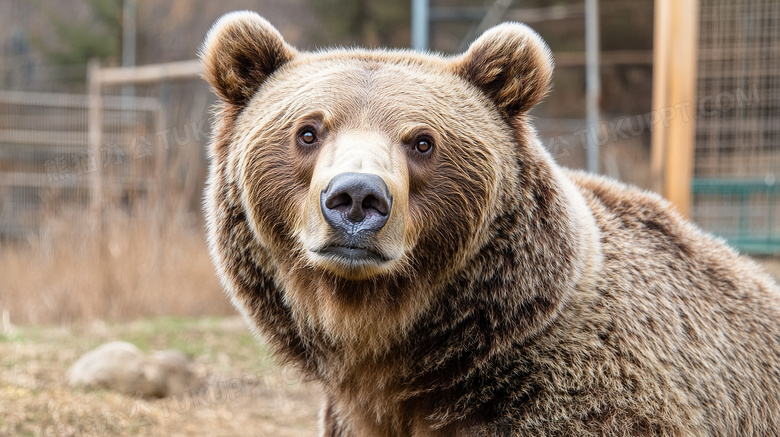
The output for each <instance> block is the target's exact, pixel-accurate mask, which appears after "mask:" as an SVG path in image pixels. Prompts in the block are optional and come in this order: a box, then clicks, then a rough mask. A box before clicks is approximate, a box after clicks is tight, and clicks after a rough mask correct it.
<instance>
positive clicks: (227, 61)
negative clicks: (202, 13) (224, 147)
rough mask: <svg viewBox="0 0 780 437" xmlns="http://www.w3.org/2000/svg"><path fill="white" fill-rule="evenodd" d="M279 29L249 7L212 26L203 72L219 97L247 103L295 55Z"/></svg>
mask: <svg viewBox="0 0 780 437" xmlns="http://www.w3.org/2000/svg"><path fill="white" fill-rule="evenodd" d="M295 54H296V51H295V49H294V48H292V47H290V46H289V45H288V44H287V43H286V42H284V39H283V38H282V35H281V34H280V33H279V31H277V30H276V28H274V27H273V26H272V25H271V24H270V23H269V22H268V21H266V20H265V18H263V17H261V16H259V15H257V14H256V13H254V12H250V11H238V12H231V13H229V14H226V15H224V16H222V18H220V19H219V20H217V22H216V23H214V26H212V28H211V30H210V31H209V33H208V35H207V36H206V41H205V42H204V43H203V48H202V50H201V53H200V57H201V60H202V62H203V70H204V76H205V78H206V80H207V81H208V82H209V83H210V84H211V86H212V87H214V91H215V92H216V93H217V95H218V96H219V98H220V99H222V100H223V101H224V102H226V103H230V104H233V105H244V104H246V102H248V101H249V99H250V98H251V97H252V96H253V95H254V93H255V91H257V88H258V87H259V86H260V84H262V83H263V82H264V81H265V80H266V79H267V78H268V76H270V75H271V73H273V72H274V71H276V70H277V69H278V68H279V67H281V66H282V65H284V64H285V63H287V62H289V61H290V60H291V59H293V58H294V57H295Z"/></svg>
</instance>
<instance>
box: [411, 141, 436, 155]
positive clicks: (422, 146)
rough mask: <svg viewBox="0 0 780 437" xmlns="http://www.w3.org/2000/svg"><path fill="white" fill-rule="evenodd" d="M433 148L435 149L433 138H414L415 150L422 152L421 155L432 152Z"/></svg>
mask: <svg viewBox="0 0 780 437" xmlns="http://www.w3.org/2000/svg"><path fill="white" fill-rule="evenodd" d="M431 150H433V140H431V139H430V138H428V137H420V138H417V139H416V140H414V151H415V152H417V153H419V154H421V155H427V154H429V153H431Z"/></svg>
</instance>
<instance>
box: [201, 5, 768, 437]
mask: <svg viewBox="0 0 780 437" xmlns="http://www.w3.org/2000/svg"><path fill="white" fill-rule="evenodd" d="M202 57H203V62H204V67H205V76H206V78H207V79H208V80H209V82H210V83H211V85H212V86H213V87H214V89H215V92H216V93H217V94H218V95H219V96H220V98H221V99H222V100H223V104H222V106H221V108H220V112H219V114H220V117H219V122H218V125H217V126H216V134H215V138H214V141H213V146H212V151H211V153H212V159H213V162H212V167H211V172H210V175H209V181H208V188H207V193H206V216H207V225H208V233H209V244H210V247H211V251H212V256H213V259H214V262H215V264H216V266H217V269H218V271H219V273H220V275H221V277H222V279H223V283H224V285H225V288H226V289H227V292H228V294H229V296H230V297H231V299H232V300H233V302H234V304H235V305H236V307H237V308H238V309H239V310H240V311H241V313H242V314H243V315H244V317H245V318H246V319H247V321H248V322H249V323H250V325H251V326H252V328H253V329H254V330H255V331H256V332H257V333H258V334H260V335H262V336H263V337H264V338H265V339H266V340H267V341H269V342H270V343H271V344H272V345H273V346H274V347H275V349H276V351H277V352H278V354H279V355H280V356H281V357H282V358H283V359H284V360H286V361H287V362H288V363H289V364H290V365H294V366H297V367H299V368H300V369H302V371H303V372H304V374H305V375H306V376H307V377H308V378H310V379H312V380H315V381H317V382H319V383H321V384H322V385H323V387H324V391H325V394H326V399H325V402H324V407H323V410H322V417H321V419H322V430H321V432H322V435H327V436H406V435H413V436H454V435H462V436H492V435H506V436H509V435H513V436H514V435H518V436H519V435H522V436H651V435H652V436H752V435H755V436H758V435H761V436H770V435H778V434H780V397H779V396H780V390H779V389H780V328H778V325H777V322H778V320H780V318H779V317H778V315H779V314H778V311H780V300H779V297H780V295H779V294H778V293H780V291H778V288H777V286H776V284H775V283H774V282H773V281H772V280H771V279H770V278H769V277H768V276H767V275H766V274H765V273H764V272H762V271H761V269H760V268H759V267H757V266H756V265H755V264H754V263H753V262H751V261H750V260H748V259H746V258H744V257H741V256H740V255H738V254H737V253H736V252H735V251H733V250H732V249H730V248H728V247H727V246H726V245H724V244H723V243H722V242H720V241H718V240H716V239H714V238H712V237H711V236H709V235H707V234H705V233H703V232H702V231H700V230H699V229H698V228H696V227H695V226H694V225H692V224H691V223H689V222H687V221H685V220H684V219H682V218H681V217H679V216H678V215H677V214H676V213H675V212H674V210H673V208H672V207H671V206H670V205H669V204H668V203H666V202H665V201H664V200H662V199H661V198H659V197H658V196H656V195H653V194H650V193H646V192H643V191H640V190H637V189H634V188H630V187H626V186H624V185H621V184H619V183H617V182H613V181H610V180H607V179H603V178H599V177H594V176H590V175H587V174H583V173H578V172H570V171H566V170H563V169H561V168H559V167H558V166H557V165H556V164H555V163H554V162H553V161H552V159H551V158H550V157H549V155H548V154H547V153H546V152H545V151H544V149H543V148H542V147H541V145H540V144H539V141H538V139H537V137H536V134H535V132H534V130H533V128H532V126H531V121H530V119H529V116H528V115H527V111H528V110H529V109H531V107H533V105H534V104H536V103H537V102H538V101H539V100H541V99H542V98H543V97H544V95H545V94H546V93H547V90H548V87H549V81H550V75H551V72H552V64H551V60H550V56H549V51H548V50H547V48H546V46H545V45H544V43H543V42H542V41H541V40H540V39H539V37H538V36H537V35H536V34H534V33H533V32H532V31H530V30H529V29H528V28H526V27H525V26H522V25H519V24H504V25H501V26H498V27H496V28H494V29H491V30H490V31H488V32H486V34H485V35H483V36H482V37H481V38H480V39H478V40H477V41H476V42H475V43H474V44H473V45H472V46H471V48H470V49H469V50H468V51H467V52H466V53H465V54H463V55H461V56H458V57H453V58H446V57H441V56H437V55H432V54H419V53H413V52H406V51H364V50H358V49H337V50H330V51H322V52H317V53H302V52H297V51H296V50H295V49H293V48H291V47H289V46H288V45H287V44H285V43H284V41H283V40H282V39H281V36H279V33H278V32H277V31H276V30H275V29H273V27H271V25H270V24H268V23H267V22H266V21H265V20H263V19H262V18H260V17H259V16H257V15H255V14H253V13H249V12H241V13H234V14H231V15H228V16H226V17H225V18H223V19H222V20H220V21H219V22H218V23H217V24H215V27H214V29H213V30H212V31H211V32H210V34H209V37H208V38H207V41H206V43H205V45H204V49H203V55H202ZM302 126H303V127H306V128H308V129H312V130H314V131H315V132H316V134H317V142H316V143H315V144H314V145H313V146H311V147H308V146H302V145H301V144H300V143H299V142H296V135H297V132H300V129H301V127H302ZM418 138H425V139H426V141H430V142H431V143H433V144H434V145H435V148H434V149H433V152H432V153H429V154H426V155H422V154H420V153H416V152H415V150H416V149H414V148H413V144H414V142H415V141H417V139H418ZM345 169H346V170H349V171H353V170H354V169H359V171H362V172H371V173H372V174H378V175H380V176H381V177H382V178H383V179H384V180H386V181H387V185H388V187H389V190H390V192H392V194H393V199H394V200H393V208H392V213H391V214H390V217H389V219H388V222H387V225H385V227H384V228H383V229H382V230H381V231H380V232H379V233H377V235H376V237H375V239H374V241H373V243H372V244H374V246H372V247H373V248H374V249H375V250H376V251H378V252H381V253H382V254H384V255H386V258H387V262H386V263H383V264H380V265H367V264H366V265H363V264H360V263H358V264H354V263H346V262H342V261H340V260H338V259H337V260H333V259H329V258H323V257H321V256H319V255H317V253H318V252H317V249H318V248H319V247H321V246H322V245H323V244H327V243H328V242H329V241H331V240H332V238H334V237H333V232H332V230H331V229H329V228H328V226H327V225H326V224H324V221H323V219H322V216H321V214H320V213H319V208H320V206H319V203H318V196H319V194H320V192H322V191H323V187H324V186H325V184H326V183H327V181H328V180H329V178H331V177H332V176H333V175H334V174H336V173H337V172H341V171H345Z"/></svg>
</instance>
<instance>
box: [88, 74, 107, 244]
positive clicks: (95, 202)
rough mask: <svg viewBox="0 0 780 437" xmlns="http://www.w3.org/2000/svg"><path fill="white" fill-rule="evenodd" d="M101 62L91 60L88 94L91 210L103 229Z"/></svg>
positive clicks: (95, 222) (94, 221)
mask: <svg viewBox="0 0 780 437" xmlns="http://www.w3.org/2000/svg"><path fill="white" fill-rule="evenodd" d="M100 88H101V83H100V60H99V59H91V60H90V61H89V64H88V65H87V92H88V93H89V103H88V105H89V127H88V141H89V149H90V151H91V152H92V155H93V156H92V157H93V158H94V159H95V164H96V165H95V171H93V172H92V177H91V183H90V210H91V212H92V219H93V222H92V225H93V226H96V228H95V229H98V230H99V229H101V228H102V223H101V222H102V215H103V162H102V160H101V159H100V158H101V153H100V144H101V143H102V142H103V101H102V99H101V96H100Z"/></svg>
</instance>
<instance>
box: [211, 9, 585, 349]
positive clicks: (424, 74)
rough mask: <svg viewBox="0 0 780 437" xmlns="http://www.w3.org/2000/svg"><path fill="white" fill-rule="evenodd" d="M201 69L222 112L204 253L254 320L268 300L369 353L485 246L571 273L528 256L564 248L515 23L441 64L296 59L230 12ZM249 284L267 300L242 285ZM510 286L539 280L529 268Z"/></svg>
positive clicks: (537, 86) (393, 57) (401, 58)
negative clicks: (273, 296)
mask: <svg viewBox="0 0 780 437" xmlns="http://www.w3.org/2000/svg"><path fill="white" fill-rule="evenodd" d="M202 59H203V63H204V69H205V76H206V79H207V80H208V81H209V83H210V84H211V85H212V86H213V88H214V90H215V92H216V93H217V95H218V96H219V98H220V99H221V100H222V102H223V103H222V107H221V108H222V111H221V115H220V117H219V124H218V126H217V129H216V137H215V141H214V145H213V150H212V158H213V160H214V162H213V164H212V170H211V174H210V177H209V188H208V190H209V192H208V193H209V194H208V195H207V216H208V222H209V223H208V227H209V239H210V245H211V248H212V253H213V256H214V259H215V261H216V264H217V266H218V268H219V270H220V272H221V273H222V275H223V279H224V281H225V284H226V286H227V288H228V290H229V291H230V292H231V293H232V295H233V298H234V301H235V302H236V303H237V305H238V306H239V308H242V309H243V311H244V313H245V315H248V317H249V318H250V319H252V320H253V321H254V322H255V323H259V322H258V321H257V320H255V319H256V318H257V317H263V316H262V315H256V314H253V313H252V311H254V310H253V308H257V307H258V306H259V305H260V304H259V303H257V302H258V301H259V300H260V298H258V297H257V296H256V295H259V294H263V293H279V294H280V297H279V304H281V305H283V306H285V308H288V309H289V312H290V313H291V314H292V315H291V316H290V317H291V318H293V319H294V320H296V323H297V325H298V329H302V330H310V331H312V332H316V333H318V334H322V335H325V336H326V337H328V338H330V339H331V340H332V341H339V340H348V341H351V342H353V343H355V342H356V343H360V344H363V345H364V346H365V345H367V344H374V345H378V344H382V343H383V342H382V339H390V338H397V336H398V333H397V331H398V330H402V329H403V328H404V327H408V326H410V325H411V324H413V323H415V322H416V321H417V320H418V319H419V317H420V316H421V315H422V314H423V313H425V311H427V310H428V309H429V307H430V306H431V303H432V302H434V301H435V300H436V298H437V296H438V295H439V294H440V293H442V292H443V290H444V288H445V287H446V285H447V284H450V283H452V281H455V280H458V279H456V276H457V275H458V272H461V271H463V269H464V268H466V266H467V265H469V263H471V262H472V261H473V260H474V259H475V257H478V256H479V254H480V253H481V251H482V249H483V248H484V247H486V246H487V245H488V244H490V245H492V246H494V247H495V246H498V247H504V246H506V248H505V249H501V250H505V251H514V250H516V247H517V245H518V244H520V245H523V244H525V245H526V247H525V248H521V250H528V254H524V255H522V256H524V257H525V258H526V259H527V260H528V262H529V263H532V262H533V263H537V262H538V263H541V264H543V265H536V266H534V269H536V270H539V269H553V270H555V269H559V270H558V271H555V272H553V274H552V276H557V275H564V276H565V275H567V274H574V273H572V272H569V271H568V270H567V268H568V267H567V268H563V267H562V266H561V265H560V263H557V262H551V261H549V260H546V259H541V258H540V257H542V256H544V255H543V253H544V252H545V251H548V253H549V254H550V255H551V256H552V255H560V254H561V253H562V251H564V252H565V251H566V250H569V249H570V247H569V245H570V244H571V241H573V240H575V239H576V238H575V237H574V236H573V234H572V233H571V231H572V230H571V229H570V228H571V226H570V225H569V223H568V222H567V221H566V217H565V216H566V214H567V212H566V211H568V210H570V209H571V208H569V207H568V206H566V205H564V206H561V205H558V203H566V202H565V200H561V199H560V198H559V197H556V195H555V193H556V192H558V191H560V190H561V189H560V187H558V186H557V185H556V184H557V182H556V179H555V178H554V177H553V176H551V174H553V173H555V172H556V171H558V170H556V168H555V167H554V165H551V163H550V159H549V156H548V155H547V154H546V152H544V151H543V150H542V149H541V147H540V146H539V144H538V140H537V139H536V136H535V133H534V131H533V128H532V127H531V126H530V124H529V117H528V115H527V114H528V111H529V110H530V109H531V108H532V107H533V106H534V105H535V104H536V103H538V102H539V101H540V100H541V99H542V98H543V97H544V96H545V94H546V93H547V92H548V88H549V84H550V78H551V73H552V61H551V55H550V52H549V50H548V48H547V47H546V45H545V44H544V43H543V41H542V40H541V39H540V38H539V36H538V35H537V34H536V33H534V32H533V31H532V30H530V29H529V28H528V27H526V26H524V25H521V24H517V23H511V24H503V25H500V26H497V27H494V28H493V29H491V30H489V31H487V32H486V33H485V34H484V35H482V36H481V37H480V38H479V39H478V40H477V41H476V42H474V43H473V44H472V45H471V47H470V48H469V49H468V51H467V52H466V53H464V54H462V55H460V56H455V57H444V56H439V55H434V54H424V53H415V52H411V51H404V50H402V51H387V50H377V51H368V50H360V49H334V50H324V51H319V52H312V53H304V52H299V51H297V50H296V49H295V48H293V47H291V46H289V45H288V44H287V43H286V42H285V41H284V40H283V38H282V36H281V35H280V34H279V32H278V31H277V30H276V29H274V27H273V26H271V25H270V24H269V23H268V22H267V21H266V20H265V19H263V18H261V17H260V16H258V15H256V14H254V13H251V12H237V13H232V14H228V15H226V16H225V17H223V18H222V19H220V20H219V21H218V22H217V23H216V24H215V25H214V27H213V28H212V30H211V31H210V33H209V35H208V37H207V39H206V42H205V45H204V48H203V52H202ZM542 185H544V186H542ZM510 222H511V223H513V224H511V225H510V224H509V223H510ZM518 223H519V225H518ZM517 226H520V227H521V228H522V227H524V229H525V231H524V232H521V234H523V235H520V236H515V235H514V232H515V231H516V230H517V229H515V228H517ZM509 227H512V233H508V232H505V233H503V234H501V232H502V229H504V230H505V228H509ZM557 228H559V229H557ZM539 232H543V233H545V235H544V238H545V241H539V240H538V237H539V236H538V235H537V234H538V233H539ZM499 234H501V235H499ZM510 234H511V235H510ZM514 238H519V239H520V240H521V241H508V240H511V239H514ZM534 239H537V240H536V241H532V240H534ZM545 245H551V246H554V247H546V246H545ZM532 246H533V247H532ZM239 254H243V255H239ZM483 255H484V254H483ZM569 255H570V256H571V254H569ZM535 257H536V258H539V259H536V258H535ZM239 258H241V259H239ZM246 258H250V259H251V262H249V261H247V259H246ZM482 261H484V260H482ZM574 270H576V269H574ZM484 274H485V275H488V274H490V272H487V271H486V272H485V273H484ZM539 274H540V275H542V274H541V273H539ZM257 275H263V277H264V278H266V279H264V280H263V281H260V282H262V283H263V284H272V285H266V286H268V287H272V288H274V290H273V291H262V292H260V291H257V290H254V291H252V290H250V289H251V288H252V287H253V285H252V284H256V283H258V280H257V279H256V278H255V277H256V276H257ZM548 276H550V275H548ZM252 278H254V279H252ZM523 280H527V281H528V282H529V288H533V287H534V286H538V287H542V286H544V285H545V284H544V283H543V282H544V280H540V279H538V278H536V273H535V272H530V271H529V272H528V277H527V278H517V281H523ZM252 281H255V282H252ZM540 281H541V282H540ZM254 286H255V287H259V285H254ZM241 290H244V291H243V292H242V291H241ZM241 293H244V295H243V296H239V297H236V296H237V295H238V294H241ZM253 293H254V294H255V295H253ZM545 298H549V297H545ZM280 317H282V316H280ZM260 324H261V325H262V323H260ZM261 328H262V326H261ZM269 329H270V328H269ZM385 334H387V335H385Z"/></svg>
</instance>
